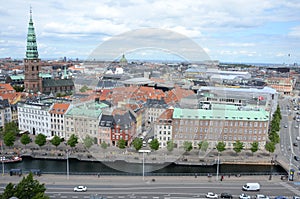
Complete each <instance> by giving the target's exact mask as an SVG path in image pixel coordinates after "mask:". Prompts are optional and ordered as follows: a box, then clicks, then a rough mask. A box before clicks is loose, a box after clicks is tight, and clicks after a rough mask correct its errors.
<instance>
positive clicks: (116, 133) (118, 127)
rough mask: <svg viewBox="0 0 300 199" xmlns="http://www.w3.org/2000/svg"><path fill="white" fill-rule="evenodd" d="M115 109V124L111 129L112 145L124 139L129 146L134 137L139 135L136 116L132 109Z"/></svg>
mask: <svg viewBox="0 0 300 199" xmlns="http://www.w3.org/2000/svg"><path fill="white" fill-rule="evenodd" d="M115 111H116V112H115V113H113V117H114V121H115V123H114V124H115V125H114V126H113V128H112V130H111V142H112V145H114V146H116V145H117V143H118V141H119V140H121V139H123V140H125V141H126V143H127V146H129V145H130V144H131V142H132V141H133V140H134V138H135V137H137V133H136V118H135V117H134V115H133V114H132V113H131V112H130V111H120V110H115Z"/></svg>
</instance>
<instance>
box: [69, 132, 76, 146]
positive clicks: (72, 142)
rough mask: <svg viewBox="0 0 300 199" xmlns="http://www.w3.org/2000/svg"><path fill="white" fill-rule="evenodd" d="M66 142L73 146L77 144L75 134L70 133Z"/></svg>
mask: <svg viewBox="0 0 300 199" xmlns="http://www.w3.org/2000/svg"><path fill="white" fill-rule="evenodd" d="M67 144H68V145H69V146H70V147H72V148H74V147H75V146H76V145H77V144H78V137H77V136H76V135H75V134H72V135H71V136H70V138H69V139H68V141H67Z"/></svg>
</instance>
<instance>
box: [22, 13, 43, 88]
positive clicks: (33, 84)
mask: <svg viewBox="0 0 300 199" xmlns="http://www.w3.org/2000/svg"><path fill="white" fill-rule="evenodd" d="M24 66H25V79H24V89H25V92H29V93H37V92H42V79H41V78H40V77H39V73H40V67H41V64H40V59H39V53H38V50H37V42H36V36H35V31H34V26H33V21H32V10H31V7H30V19H29V25H28V33H27V46H26V58H24Z"/></svg>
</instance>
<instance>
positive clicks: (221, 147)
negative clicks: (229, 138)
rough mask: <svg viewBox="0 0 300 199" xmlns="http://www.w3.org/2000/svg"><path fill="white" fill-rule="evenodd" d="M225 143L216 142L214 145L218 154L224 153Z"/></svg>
mask: <svg viewBox="0 0 300 199" xmlns="http://www.w3.org/2000/svg"><path fill="white" fill-rule="evenodd" d="M225 147H226V143H225V142H218V144H217V145H216V149H217V150H218V152H219V153H221V152H223V151H225Z"/></svg>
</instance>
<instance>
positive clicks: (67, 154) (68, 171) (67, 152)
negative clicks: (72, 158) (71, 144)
mask: <svg viewBox="0 0 300 199" xmlns="http://www.w3.org/2000/svg"><path fill="white" fill-rule="evenodd" d="M66 152H67V180H69V150H68V149H67V150H66Z"/></svg>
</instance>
